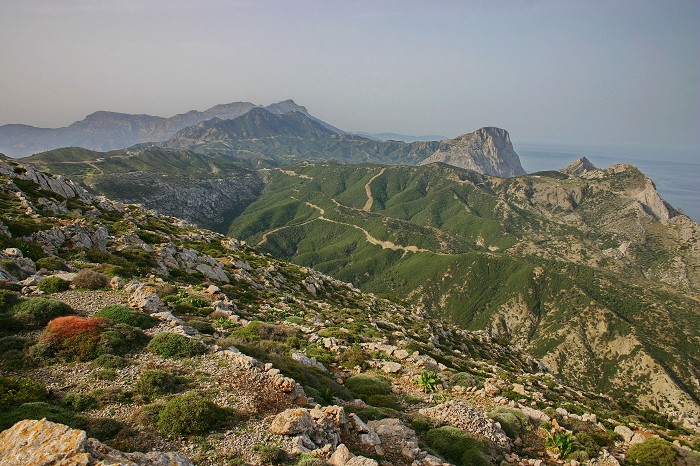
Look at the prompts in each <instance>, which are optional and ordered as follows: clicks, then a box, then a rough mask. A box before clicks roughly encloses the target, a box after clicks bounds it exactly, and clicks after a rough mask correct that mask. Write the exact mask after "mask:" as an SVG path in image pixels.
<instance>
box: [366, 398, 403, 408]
mask: <svg viewBox="0 0 700 466" xmlns="http://www.w3.org/2000/svg"><path fill="white" fill-rule="evenodd" d="M367 404H369V405H372V406H376V407H377V408H391V409H396V410H398V409H399V408H400V406H399V403H398V402H397V401H396V400H395V399H394V398H393V397H391V396H389V395H370V396H368V397H367Z"/></svg>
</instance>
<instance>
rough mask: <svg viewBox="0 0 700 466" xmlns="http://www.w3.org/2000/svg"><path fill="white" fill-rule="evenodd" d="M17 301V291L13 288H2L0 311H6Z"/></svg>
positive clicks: (0, 291)
mask: <svg viewBox="0 0 700 466" xmlns="http://www.w3.org/2000/svg"><path fill="white" fill-rule="evenodd" d="M15 301H17V293H15V292H14V291H12V290H5V289H0V312H2V311H5V310H6V309H7V307H9V306H10V305H11V304H12V303H14V302H15Z"/></svg>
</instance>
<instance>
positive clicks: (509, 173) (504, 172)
mask: <svg viewBox="0 0 700 466" xmlns="http://www.w3.org/2000/svg"><path fill="white" fill-rule="evenodd" d="M435 162H442V163H446V164H448V165H453V166H455V167H460V168H467V169H469V170H474V171H476V172H479V173H483V174H485V175H491V176H498V177H501V178H509V177H513V176H520V175H524V174H525V170H524V169H523V167H522V165H520V158H519V157H518V154H517V153H516V152H515V150H514V149H513V144H511V142H510V135H509V134H508V131H506V130H504V129H500V128H493V127H487V128H480V129H478V130H476V131H474V132H472V133H469V134H465V135H463V136H459V137H456V138H454V139H449V140H447V141H442V142H441V143H440V148H439V149H438V150H437V151H436V152H435V153H433V154H431V155H430V156H429V157H427V158H426V159H425V160H423V161H422V162H421V163H420V165H427V164H429V163H435Z"/></svg>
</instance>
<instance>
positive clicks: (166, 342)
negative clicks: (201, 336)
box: [147, 332, 206, 358]
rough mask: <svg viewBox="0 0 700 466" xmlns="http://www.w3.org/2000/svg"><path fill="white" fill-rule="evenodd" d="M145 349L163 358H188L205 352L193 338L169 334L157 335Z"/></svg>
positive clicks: (201, 345) (203, 347) (202, 346)
mask: <svg viewBox="0 0 700 466" xmlns="http://www.w3.org/2000/svg"><path fill="white" fill-rule="evenodd" d="M147 349H148V351H150V352H151V353H154V354H157V355H158V356H161V357H163V358H188V357H192V356H197V355H199V354H203V353H204V352H205V351H206V348H205V346H204V345H203V344H202V343H201V342H199V341H197V340H195V339H194V338H189V337H186V336H184V335H180V334H177V333H170V332H161V333H159V334H157V335H156V336H155V337H153V339H152V340H151V342H150V343H149V344H148V346H147Z"/></svg>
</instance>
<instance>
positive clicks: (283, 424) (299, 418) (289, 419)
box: [270, 408, 314, 435]
mask: <svg viewBox="0 0 700 466" xmlns="http://www.w3.org/2000/svg"><path fill="white" fill-rule="evenodd" d="M313 424H314V422H313V419H311V416H310V415H309V412H308V411H307V410H306V409H302V408H299V409H287V410H285V411H282V412H281V413H279V414H278V415H277V416H275V419H273V421H272V425H271V426H270V431H271V432H272V433H274V434H280V435H297V434H302V433H305V432H307V431H309V430H311V429H312V428H313Z"/></svg>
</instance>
